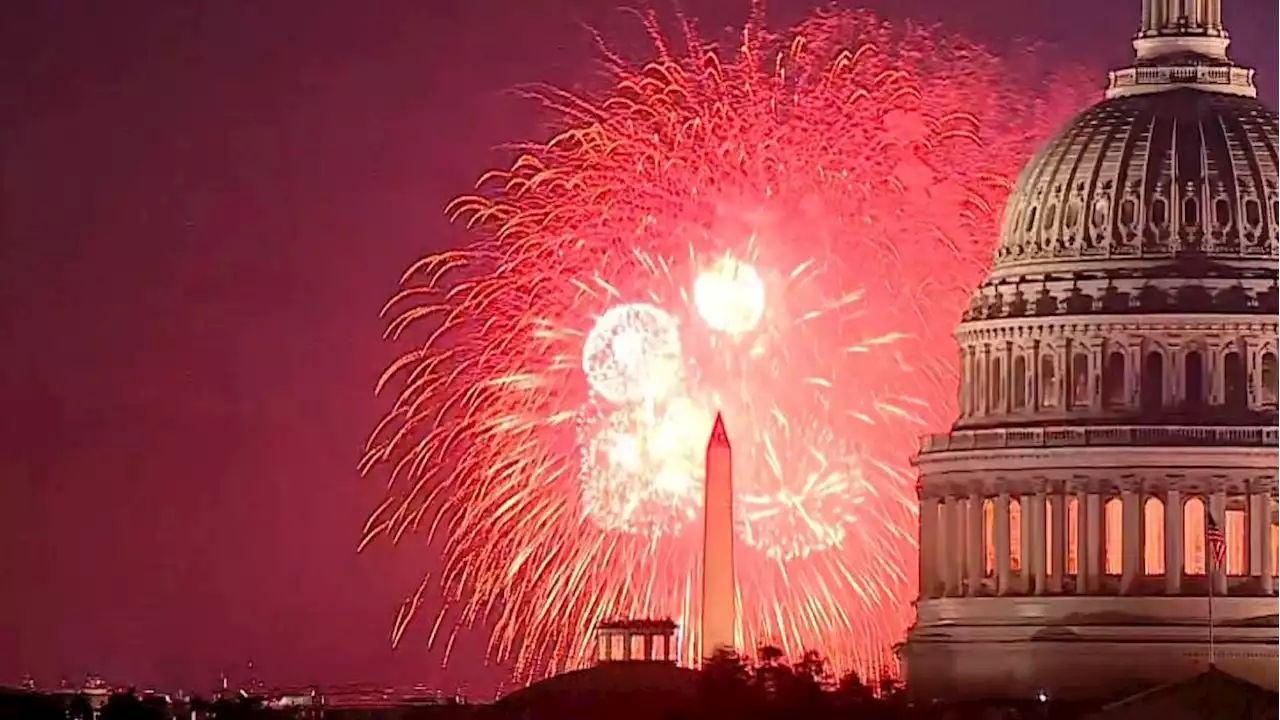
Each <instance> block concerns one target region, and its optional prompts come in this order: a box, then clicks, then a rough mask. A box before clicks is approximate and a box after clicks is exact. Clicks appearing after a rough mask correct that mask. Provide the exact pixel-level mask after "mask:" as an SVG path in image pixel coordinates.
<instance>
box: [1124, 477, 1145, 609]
mask: <svg viewBox="0 0 1280 720" xmlns="http://www.w3.org/2000/svg"><path fill="white" fill-rule="evenodd" d="M1120 515H1121V519H1122V521H1121V525H1122V526H1123V531H1122V533H1121V535H1120V545H1121V563H1120V594H1121V595H1132V594H1134V593H1136V592H1137V590H1138V583H1140V582H1141V581H1142V576H1143V574H1144V572H1145V570H1144V568H1143V557H1142V540H1143V537H1142V496H1141V495H1139V494H1138V493H1137V492H1134V491H1133V490H1122V491H1121V492H1120Z"/></svg>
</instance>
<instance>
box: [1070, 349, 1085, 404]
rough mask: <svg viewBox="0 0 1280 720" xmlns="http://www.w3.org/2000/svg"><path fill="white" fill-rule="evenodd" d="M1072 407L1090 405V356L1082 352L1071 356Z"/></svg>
mask: <svg viewBox="0 0 1280 720" xmlns="http://www.w3.org/2000/svg"><path fill="white" fill-rule="evenodd" d="M1071 405H1072V407H1087V406H1088V405H1089V356H1088V355H1086V354H1084V353H1082V352H1079V353H1076V354H1074V355H1072V356H1071Z"/></svg>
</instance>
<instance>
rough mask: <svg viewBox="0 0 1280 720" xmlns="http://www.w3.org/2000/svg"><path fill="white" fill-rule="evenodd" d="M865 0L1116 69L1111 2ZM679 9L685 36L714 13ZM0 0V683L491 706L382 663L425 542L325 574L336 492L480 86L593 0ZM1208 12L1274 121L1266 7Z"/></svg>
mask: <svg viewBox="0 0 1280 720" xmlns="http://www.w3.org/2000/svg"><path fill="white" fill-rule="evenodd" d="M870 4H871V6H872V7H877V9H879V10H880V11H881V12H883V13H886V14H887V15H888V16H889V17H891V18H895V19H904V18H913V19H918V20H924V21H930V22H932V21H942V22H944V23H945V24H946V25H947V26H948V27H949V28H951V29H954V30H957V31H961V32H964V33H966V34H969V35H970V36H972V37H976V38H978V39H981V40H984V41H987V42H990V43H993V44H995V45H997V46H1000V45H1007V44H1008V43H1011V42H1014V38H1015V37H1027V38H1036V39H1041V40H1046V41H1049V42H1052V43H1054V44H1057V45H1058V46H1060V51H1061V52H1062V54H1063V55H1064V56H1066V57H1071V58H1074V59H1077V60H1079V61H1082V62H1085V63H1088V64H1089V65H1091V66H1095V67H1099V68H1103V67H1107V66H1111V65H1118V64H1121V63H1123V62H1125V61H1126V60H1127V59H1128V58H1129V57H1130V54H1131V51H1130V48H1129V45H1128V41H1129V37H1130V36H1131V34H1132V32H1133V30H1134V29H1135V28H1136V26H1137V22H1138V19H1137V16H1138V5H1139V3H1138V0H1074V1H1073V2H1071V3H1068V4H1069V5H1070V11H1069V12H1068V11H1066V10H1065V9H1063V7H1062V6H1063V3H1062V2H1060V0H983V1H979V0H972V1H970V2H956V0H916V1H915V2H906V1H905V0H879V1H878V2H872V3H870ZM682 5H683V7H684V10H685V12H686V14H688V15H690V16H692V17H696V18H698V20H699V24H700V26H702V27H703V28H704V29H706V30H708V31H709V32H714V31H715V30H716V29H718V28H721V27H724V26H727V25H730V24H734V25H737V24H740V23H741V21H742V19H743V18H744V17H745V15H746V11H747V5H748V3H747V0H720V2H718V3H710V2H705V1H704V2H689V1H687V0H686V1H685V2H683V3H682ZM6 6H8V7H7V10H6V11H5V13H6V14H5V16H4V17H3V18H0V162H2V163H3V185H2V191H3V194H2V204H0V293H2V294H0V392H2V395H0V397H2V398H3V402H4V405H5V417H4V421H3V423H4V425H3V432H0V684H6V683H7V684H14V683H16V682H17V681H18V679H19V677H20V676H21V675H22V674H23V673H28V672H29V673H32V674H34V675H35V676H36V678H37V679H38V680H39V681H41V682H42V683H43V684H53V683H56V682H57V681H58V679H59V678H61V677H67V678H70V679H72V680H73V681H74V682H76V683H77V684H78V683H80V682H82V681H83V678H84V676H85V674H86V673H88V672H97V673H101V674H103V675H105V676H107V677H108V678H110V679H113V680H116V681H119V682H130V681H131V682H136V683H140V684H159V685H161V686H164V687H170V688H176V687H185V688H193V687H195V688H201V689H205V688H209V687H211V686H212V685H213V683H214V682H215V680H216V678H217V676H218V673H219V672H221V671H227V672H228V673H229V674H230V675H231V676H232V678H233V680H234V679H238V678H243V677H245V674H246V673H245V667H246V663H247V662H248V661H250V660H252V661H253V662H254V665H255V668H256V671H257V673H258V675H259V676H260V677H262V678H264V679H266V680H267V681H268V682H271V683H311V682H317V683H333V682H343V681H378V682H387V683H410V682H418V681H421V682H427V683H431V684H435V685H438V686H440V687H444V688H447V689H452V688H454V687H457V686H459V685H467V686H469V687H470V688H472V689H473V690H475V691H477V692H480V691H484V690H486V689H490V688H492V686H493V683H494V682H495V678H498V677H501V675H502V673H501V672H500V671H499V670H496V669H492V668H491V669H487V670H486V669H483V668H480V667H479V661H480V658H481V657H482V655H483V653H482V649H483V643H484V641H485V634H484V633H483V632H480V631H478V632H475V633H471V634H464V635H463V636H462V639H461V640H460V650H459V651H458V653H457V655H456V656H455V658H454V660H453V662H452V663H451V665H450V666H449V667H448V668H447V669H442V668H441V662H440V655H439V653H438V652H433V651H429V650H428V649H426V648H425V647H424V646H423V645H424V643H425V638H426V631H427V630H428V629H429V628H428V624H427V623H421V624H420V625H419V626H417V628H416V629H415V631H411V632H410V633H409V634H408V636H407V638H406V641H405V643H404V645H403V646H402V647H401V648H400V649H399V650H397V651H392V650H391V648H390V645H389V641H388V632H389V630H390V627H391V623H392V620H393V618H394V615H395V610H396V607H397V605H398V603H399V601H400V599H401V598H402V596H403V595H404V594H405V593H406V592H410V591H411V590H412V589H413V588H414V587H416V585H417V582H418V580H419V578H420V576H421V573H422V572H423V571H424V570H426V569H429V568H430V567H431V566H432V564H433V558H432V556H431V553H430V552H429V551H428V550H427V549H426V548H425V547H421V548H420V549H418V550H416V551H415V550H413V549H410V548H401V549H400V550H399V551H394V552H393V551H390V550H388V549H387V548H386V547H385V546H383V545H380V546H379V547H377V548H376V549H375V550H373V551H371V552H367V553H365V554H363V555H357V554H356V553H355V547H356V543H357V541H358V540H359V536H360V529H361V527H362V525H363V522H364V519H365V516H366V513H367V512H368V511H369V510H370V509H372V508H373V506H374V505H375V504H376V503H377V501H378V499H379V498H380V496H381V481H380V480H378V479H372V478H371V479H367V480H361V479H360V478H359V477H358V476H357V473H356V463H357V460H358V458H359V453H360V449H361V447H362V444H363V441H364V439H365V436H366V434H367V433H368V431H369V430H370V429H371V428H372V426H373V423H374V422H375V420H376V418H377V417H378V415H379V413H380V412H381V411H382V410H383V409H385V405H384V404H383V402H382V401H380V400H378V399H376V398H375V397H374V396H373V394H372V388H373V384H374V381H375V378H376V377H377V375H378V373H379V372H380V370H381V368H382V366H383V365H384V364H385V363H386V362H388V361H389V360H390V359H391V358H392V357H393V354H394V352H393V350H394V349H393V348H392V347H391V346H389V345H387V344H385V343H383V342H382V341H381V332H382V324H381V321H380V320H379V317H378V312H379V309H380V308H381V306H382V303H383V302H384V301H385V300H386V299H387V298H388V297H389V295H390V294H391V293H392V292H393V290H394V289H395V287H396V283H397V281H398V278H399V275H400V273H401V271H402V270H404V268H405V267H406V266H407V265H408V263H409V262H410V261H411V260H413V259H414V258H416V257H417V256H419V255H421V254H424V253H426V252H429V251H434V250H439V249H441V248H444V247H447V246H449V245H450V244H453V243H457V242H459V240H460V239H461V238H462V234H461V232H460V231H459V230H457V229H455V228H451V227H450V226H449V225H448V224H447V223H446V222H445V220H444V217H443V212H442V210H443V207H444V205H445V203H446V202H447V201H448V200H449V199H450V198H451V197H452V196H453V195H456V194H458V193H461V192H465V191H467V190H468V189H469V188H470V187H471V185H472V183H473V181H474V179H475V177H476V176H477V175H478V174H479V173H480V172H482V171H483V170H485V169H487V168H488V167H490V166H491V165H493V164H494V163H497V162H499V161H500V160H501V158H502V156H501V155H500V154H499V153H498V152H497V151H496V150H495V149H494V148H495V146H497V145H498V144H500V143H502V142H506V141H511V140H518V139H524V138H537V137H540V135H541V129H540V128H541V124H540V123H541V121H540V118H539V117H538V116H537V114H536V113H535V112H534V108H533V106H532V103H530V102H528V101H522V100H520V99H518V98H516V97H514V96H513V94H512V93H509V92H506V91H507V90H509V89H511V88H512V87H513V86H515V85H518V84H520V83H524V82H531V81H550V82H555V83H560V84H570V85H572V84H576V83H582V82H589V81H591V80H592V78H593V77H595V73H597V72H598V66H597V65H595V64H593V62H594V58H595V57H596V56H595V55H594V50H593V46H592V42H591V38H590V36H589V34H588V33H587V32H586V31H585V30H584V29H583V27H582V24H583V23H586V24H589V25H593V26H597V27H601V28H604V29H606V31H607V32H609V31H610V28H614V27H623V25H622V24H623V23H624V22H625V18H624V17H623V16H622V15H621V14H620V13H618V12H617V10H616V9H615V2H614V1H613V0H609V1H608V2H605V1H602V0H594V1H593V0H533V1H526V0H506V1H504V0H469V1H468V0H362V1H361V2H352V1H350V0H329V1H326V2H314V0H271V1H270V2H264V1H262V0H206V1H205V2H190V1H188V0H153V1H151V2H140V1H137V0H112V1H111V2H100V1H99V2H90V1H88V0H85V1H83V2H71V1H69V0H42V1H40V2H24V3H18V2H15V3H13V4H12V6H9V4H7V3H6ZM1226 6H1227V7H1226V14H1227V22H1228V25H1229V27H1230V29H1231V30H1232V31H1233V38H1234V42H1233V45H1232V48H1233V54H1234V57H1235V59H1236V60H1237V61H1238V62H1241V63H1243V64H1246V65H1251V66H1253V67H1256V68H1258V69H1259V71H1260V73H1261V77H1260V84H1261V86H1262V88H1263V96H1264V97H1265V98H1266V99H1267V100H1268V101H1269V102H1270V103H1271V104H1273V105H1274V104H1275V100H1276V79H1277V72H1276V56H1277V40H1276V32H1275V28H1276V27H1277V4H1276V2H1274V0H1227V3H1226ZM659 7H665V6H661V5H660V6H659ZM433 8H434V10H433ZM805 10H806V7H805V6H804V5H802V4H800V3H796V2H792V3H788V2H783V1H782V0H776V1H775V2H774V3H772V7H771V9H770V15H771V17H773V18H774V19H775V20H776V21H777V22H790V21H792V20H795V19H797V18H798V17H799V16H800V15H801V14H803V12H805ZM14 11H17V12H18V13H20V14H19V15H14V14H13V13H14ZM996 23H999V24H998V25H997V24H996ZM626 27H630V28H631V29H632V30H634V26H626ZM619 32H622V31H619ZM624 35H625V33H624ZM1098 82H1099V84H1100V86H1101V83H1103V82H1104V78H1103V77H1102V76H1101V75H1100V76H1099V78H1098Z"/></svg>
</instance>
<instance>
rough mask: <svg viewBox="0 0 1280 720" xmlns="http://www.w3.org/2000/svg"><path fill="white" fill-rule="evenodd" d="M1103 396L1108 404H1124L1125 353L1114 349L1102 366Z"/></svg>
mask: <svg viewBox="0 0 1280 720" xmlns="http://www.w3.org/2000/svg"><path fill="white" fill-rule="evenodd" d="M1102 397H1103V401H1104V402H1106V404H1107V405H1110V406H1116V405H1122V404H1124V353H1123V352H1121V351H1119V350H1113V351H1111V353H1110V354H1108V355H1107V364H1106V365H1105V366H1104V367H1103V368H1102Z"/></svg>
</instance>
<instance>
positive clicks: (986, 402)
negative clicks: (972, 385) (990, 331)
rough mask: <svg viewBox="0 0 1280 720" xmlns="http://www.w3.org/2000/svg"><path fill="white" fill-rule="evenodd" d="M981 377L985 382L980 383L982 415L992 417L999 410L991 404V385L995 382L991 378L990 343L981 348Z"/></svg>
mask: <svg viewBox="0 0 1280 720" xmlns="http://www.w3.org/2000/svg"><path fill="white" fill-rule="evenodd" d="M982 377H983V378H985V380H986V381H985V382H983V383H982V409H983V413H982V414H983V415H994V414H996V412H997V411H999V409H1000V408H997V407H993V406H992V404H991V384H992V383H994V382H995V381H996V379H995V378H994V377H992V376H991V343H984V344H983V346H982Z"/></svg>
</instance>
